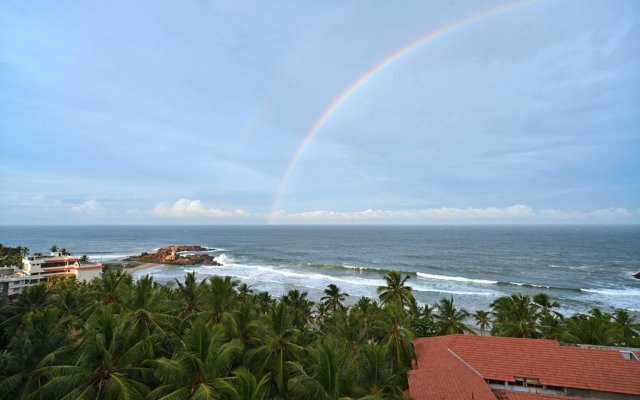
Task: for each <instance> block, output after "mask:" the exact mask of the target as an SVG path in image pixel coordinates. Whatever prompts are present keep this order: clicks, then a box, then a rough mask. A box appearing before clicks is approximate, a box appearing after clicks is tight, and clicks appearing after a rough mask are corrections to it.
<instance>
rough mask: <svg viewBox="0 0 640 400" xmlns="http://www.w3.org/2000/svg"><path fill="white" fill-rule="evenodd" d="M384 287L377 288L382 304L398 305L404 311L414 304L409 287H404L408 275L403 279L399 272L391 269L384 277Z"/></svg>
mask: <svg viewBox="0 0 640 400" xmlns="http://www.w3.org/2000/svg"><path fill="white" fill-rule="evenodd" d="M384 280H385V283H386V285H385V286H378V289H377V293H378V297H379V298H380V301H381V302H382V304H388V303H394V302H395V303H398V304H400V307H401V308H402V309H403V310H404V309H406V308H408V307H410V306H411V304H412V303H414V302H415V299H414V298H413V293H412V292H411V287H410V286H407V285H406V282H407V281H408V280H409V275H406V276H405V277H404V278H403V277H402V275H400V272H399V271H396V270H394V269H392V270H391V271H389V272H388V273H387V275H386V276H385V277H384Z"/></svg>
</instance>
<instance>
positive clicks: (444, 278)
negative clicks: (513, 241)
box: [416, 272, 498, 285]
mask: <svg viewBox="0 0 640 400" xmlns="http://www.w3.org/2000/svg"><path fill="white" fill-rule="evenodd" d="M416 275H417V276H418V278H423V279H435V280H438V281H452V282H469V283H479V284H482V285H495V284H497V283H498V281H490V280H487V279H471V278H464V277H462V276H446V275H433V274H426V273H424V272H416Z"/></svg>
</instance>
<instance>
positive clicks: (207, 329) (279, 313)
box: [0, 271, 638, 400]
mask: <svg viewBox="0 0 640 400" xmlns="http://www.w3.org/2000/svg"><path fill="white" fill-rule="evenodd" d="M407 280H408V277H402V275H401V274H400V273H398V272H397V271H391V272H390V273H389V274H388V275H387V276H386V277H385V281H386V282H385V283H386V284H385V285H384V286H381V287H380V288H378V294H379V302H378V301H376V300H372V299H369V298H360V299H358V300H357V301H356V302H355V303H354V304H353V305H351V306H350V307H348V306H347V305H346V304H345V300H346V299H347V298H348V294H346V293H343V292H342V291H341V290H340V288H338V287H337V286H335V285H329V286H328V287H327V289H326V290H325V296H323V297H322V299H321V301H320V302H319V303H314V302H312V301H310V300H309V299H308V298H307V293H304V292H300V291H298V290H291V291H289V292H288V293H287V294H286V295H285V296H283V297H282V298H281V299H279V300H277V299H272V298H271V296H270V295H269V294H268V293H253V292H252V290H251V289H250V288H249V287H248V286H247V285H245V284H239V282H237V281H234V280H233V279H231V278H229V277H218V276H214V277H210V278H209V279H206V280H204V281H198V280H197V279H196V276H195V275H194V274H188V275H186V276H185V279H184V280H183V281H176V282H175V284H174V285H160V284H158V283H157V282H154V280H153V279H152V278H151V277H144V278H141V279H140V280H138V281H136V282H134V281H132V279H131V277H130V276H129V275H127V274H122V273H120V272H117V271H105V272H104V273H103V274H102V276H101V277H100V278H96V279H94V281H92V282H91V283H88V284H85V283H79V282H77V281H75V280H70V279H56V280H52V281H49V282H47V284H46V285H44V284H40V285H34V286H31V287H27V288H26V289H25V290H24V292H23V293H21V294H20V295H19V296H18V298H17V299H15V300H13V301H4V303H3V304H1V305H0V349H1V353H0V398H10V399H52V398H55V399H167V400H169V399H235V400H237V399H267V398H279V399H340V398H360V399H402V398H404V394H403V391H404V389H405V388H406V371H407V370H408V369H409V368H410V366H411V361H412V359H413V358H414V350H413V345H412V340H413V339H414V337H416V336H432V335H437V334H449V333H471V334H473V333H474V332H475V331H474V330H471V329H470V327H469V325H467V324H466V323H467V322H468V321H470V320H471V319H472V318H473V319H475V320H476V321H477V322H478V326H479V328H480V329H481V330H482V332H483V333H484V332H485V331H487V332H489V331H490V332H491V333H492V334H495V335H508V336H516V337H541V338H542V337H547V338H557V339H560V340H563V341H569V342H581V343H594V344H614V345H618V344H619V345H623V344H624V345H628V344H638V324H637V323H635V321H634V320H633V318H631V317H630V316H629V314H628V313H626V312H625V311H623V310H617V311H616V312H615V313H614V314H611V315H610V314H606V313H602V312H600V311H597V310H594V311H593V312H592V313H591V314H588V315H576V316H572V317H568V318H565V317H563V316H562V315H560V314H559V313H557V312H556V311H555V310H554V309H555V308H557V306H558V305H557V304H556V303H554V302H552V301H551V300H550V299H549V298H548V297H546V296H545V295H538V296H535V297H534V298H533V299H531V298H529V297H528V296H524V295H514V296H509V297H502V298H499V299H497V300H496V301H495V302H494V303H493V305H492V309H491V311H490V312H480V311H479V312H476V313H475V314H473V316H471V315H470V314H469V313H468V312H467V311H466V310H464V309H460V308H457V307H456V306H455V304H454V301H453V299H443V300H441V301H440V302H439V303H438V304H436V305H435V306H433V307H430V306H425V307H419V306H418V305H417V303H416V301H415V299H414V297H413V294H412V291H411V288H410V287H409V286H407V284H406V282H407Z"/></svg>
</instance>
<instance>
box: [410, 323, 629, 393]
mask: <svg viewBox="0 0 640 400" xmlns="http://www.w3.org/2000/svg"><path fill="white" fill-rule="evenodd" d="M414 346H415V349H416V356H417V357H416V362H415V365H414V369H413V370H412V371H410V372H409V376H408V378H409V390H408V394H409V395H410V396H411V397H412V398H414V399H415V400H427V399H429V400H433V399H474V400H496V399H497V400H545V399H547V400H552V399H564V400H568V399H580V398H589V399H614V400H615V399H620V400H622V399H640V361H637V358H640V357H639V356H640V352H638V349H620V350H619V349H613V348H606V349H604V348H585V347H580V346H575V345H567V346H565V345H560V344H559V343H558V342H557V341H555V340H544V339H519V338H505V337H495V336H475V335H449V336H439V337H433V338H420V339H416V340H415V341H414ZM628 353H631V356H629V354H628Z"/></svg>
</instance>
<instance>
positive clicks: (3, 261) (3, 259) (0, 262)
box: [0, 243, 29, 268]
mask: <svg viewBox="0 0 640 400" xmlns="http://www.w3.org/2000/svg"><path fill="white" fill-rule="evenodd" d="M28 252H29V249H28V248H26V247H22V246H18V247H8V246H3V245H2V243H0V268H4V267H20V266H21V265H22V257H24V256H25V255H26V254H27V253H28Z"/></svg>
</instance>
